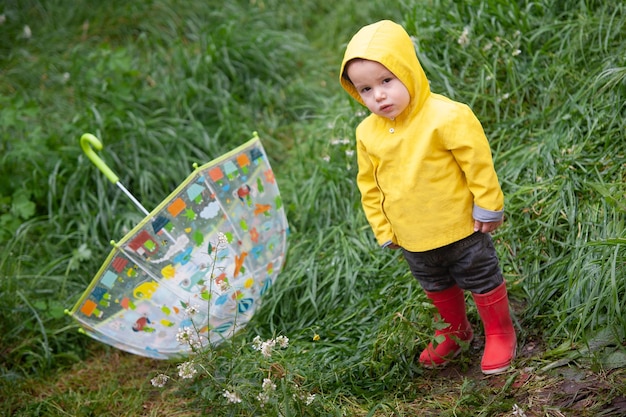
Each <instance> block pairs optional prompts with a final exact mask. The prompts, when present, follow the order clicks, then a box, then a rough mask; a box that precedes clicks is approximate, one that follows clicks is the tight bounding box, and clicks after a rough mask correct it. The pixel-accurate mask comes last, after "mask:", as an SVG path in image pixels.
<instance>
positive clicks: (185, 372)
mask: <svg viewBox="0 0 626 417" xmlns="http://www.w3.org/2000/svg"><path fill="white" fill-rule="evenodd" d="M197 373H198V370H197V369H196V367H195V366H194V364H193V362H183V363H181V364H180V365H178V376H179V377H181V378H182V379H191V378H193V377H194V375H195V374H197Z"/></svg>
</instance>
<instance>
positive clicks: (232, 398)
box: [222, 390, 241, 404]
mask: <svg viewBox="0 0 626 417" xmlns="http://www.w3.org/2000/svg"><path fill="white" fill-rule="evenodd" d="M222 396H223V397H224V398H226V399H227V400H228V402H229V403H233V404H236V403H240V402H241V398H240V397H239V395H237V393H236V392H230V391H227V390H224V392H223V393H222Z"/></svg>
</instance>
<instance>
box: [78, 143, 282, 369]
mask: <svg viewBox="0 0 626 417" xmlns="http://www.w3.org/2000/svg"><path fill="white" fill-rule="evenodd" d="M80 142H81V146H82V148H83V150H84V152H85V153H86V155H87V156H88V157H89V159H90V160H91V161H92V162H93V163H94V164H95V165H96V166H97V167H98V168H99V169H100V170H101V171H102V172H103V173H104V174H105V175H106V177H107V178H108V179H109V180H110V181H111V182H113V183H114V184H116V185H117V186H118V187H119V188H120V189H121V190H122V192H123V193H124V194H126V195H127V196H128V197H129V198H130V199H131V200H132V201H133V203H134V204H135V205H136V206H137V207H138V208H139V210H141V211H142V212H143V213H144V214H145V216H146V217H145V218H144V219H143V220H142V221H141V222H140V223H139V224H137V225H136V226H135V227H134V228H133V229H132V230H131V231H130V232H129V233H128V234H127V235H126V236H124V237H123V238H121V239H120V240H119V241H117V242H112V244H113V249H112V251H111V252H110V253H109V255H108V257H107V258H106V260H105V261H104V264H103V265H102V267H101V268H100V270H99V271H98V272H97V274H96V275H95V277H94V278H93V280H92V282H91V284H90V285H89V287H88V288H87V289H86V291H85V292H84V293H83V295H82V297H81V298H80V299H79V300H78V302H77V303H76V305H75V306H74V308H73V309H72V310H71V311H68V314H70V315H71V316H72V317H74V318H75V319H76V320H77V321H78V322H79V323H80V324H81V326H82V329H83V331H84V332H85V333H86V334H88V335H89V336H91V337H93V338H94V339H96V340H99V341H101V342H104V343H106V344H109V345H111V346H114V347H116V348H119V349H122V350H125V351H127V352H131V353H135V354H138V355H142V356H147V357H151V358H159V359H167V358H172V357H180V356H185V355H187V354H188V353H189V352H190V347H189V344H181V343H179V341H178V340H177V335H178V334H179V333H180V332H181V331H184V330H185V329H186V328H192V329H194V330H195V331H196V332H197V333H198V335H199V337H200V338H201V340H203V341H204V342H206V343H210V344H218V343H220V342H221V341H223V340H225V339H227V338H229V337H231V336H232V335H233V334H234V333H236V332H237V331H238V330H239V329H241V328H243V327H244V326H245V325H246V324H247V323H248V321H249V320H250V319H251V318H252V316H253V314H254V312H255V310H256V309H257V308H258V307H259V305H260V302H261V298H262V296H263V294H264V293H265V292H266V291H267V289H268V288H269V287H270V286H271V285H272V284H273V283H274V282H275V280H276V278H277V276H278V274H279V272H280V270H281V268H282V266H283V263H284V260H285V253H286V249H287V234H288V224H287V219H286V217H285V213H284V210H283V206H282V201H281V198H280V193H279V190H278V186H277V184H276V180H275V178H274V174H273V171H272V169H271V167H270V164H269V161H268V158H267V155H266V154H265V151H264V149H263V146H262V144H261V141H260V139H259V137H258V136H257V135H256V133H255V134H254V137H253V138H252V139H251V140H249V141H248V142H246V143H245V144H243V145H241V146H239V147H237V148H236V149H233V150H232V151H230V152H228V153H226V154H224V155H222V156H220V157H219V158H217V159H215V160H213V161H211V162H209V163H207V164H205V165H202V166H194V168H195V170H194V171H193V173H192V174H191V175H190V176H189V177H187V179H185V180H184V181H183V182H182V183H181V184H180V185H179V186H178V187H177V188H176V190H174V191H173V192H172V193H171V194H170V195H169V196H168V197H167V198H166V199H165V200H164V201H163V202H161V203H160V204H159V205H158V206H157V207H156V208H155V209H154V210H153V211H151V212H149V211H148V210H146V209H145V208H144V207H143V205H142V204H141V203H140V202H139V201H138V200H137V199H136V198H135V197H134V196H133V195H132V194H131V193H130V192H129V191H128V190H127V189H126V188H125V187H124V186H123V185H122V184H121V183H120V182H119V178H118V177H117V175H115V174H114V173H113V172H112V171H111V169H109V167H108V166H107V165H106V164H105V163H104V161H102V160H101V159H100V158H99V157H98V155H97V154H96V153H95V151H94V148H95V149H96V150H101V149H102V144H101V143H100V141H99V140H98V139H97V138H96V137H95V136H93V135H91V134H84V135H83V136H82V137H81V139H80Z"/></svg>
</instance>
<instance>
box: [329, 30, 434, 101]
mask: <svg viewBox="0 0 626 417" xmlns="http://www.w3.org/2000/svg"><path fill="white" fill-rule="evenodd" d="M356 58H361V59H367V60H370V61H376V62H378V63H380V64H382V65H384V66H385V67H387V69H388V70H389V71H391V72H392V73H393V74H394V75H395V76H396V77H398V79H399V80H400V81H402V83H403V84H404V86H405V87H406V88H407V90H408V91H409V95H410V96H411V104H410V106H409V107H408V109H407V110H408V112H409V113H413V112H416V111H419V109H420V108H421V107H422V106H423V105H424V103H425V102H426V99H427V98H428V96H429V95H430V87H429V83H428V79H427V78H426V74H425V73H424V70H423V69H422V66H421V65H420V63H419V60H418V59H417V55H416V53H415V46H414V45H413V41H412V40H411V37H410V36H409V34H408V33H407V32H406V31H405V30H404V28H403V27H402V26H400V25H398V24H397V23H394V22H392V21H390V20H381V21H379V22H376V23H373V24H371V25H368V26H365V27H363V28H361V30H359V31H358V32H357V33H356V34H355V35H354V36H353V37H352V39H351V40H350V42H349V43H348V46H347V47H346V52H345V54H344V57H343V61H342V63H341V71H340V75H339V78H340V79H339V82H340V83H341V86H342V87H343V88H344V89H345V90H346V91H347V92H348V94H350V95H351V96H352V97H354V99H355V100H357V101H358V102H359V103H361V104H363V105H365V103H364V102H363V100H362V99H361V96H360V95H359V93H358V91H357V90H356V88H355V87H354V85H353V84H352V82H350V79H349V78H348V76H347V74H346V65H347V64H348V62H350V60H353V59H356ZM405 111H406V110H405Z"/></svg>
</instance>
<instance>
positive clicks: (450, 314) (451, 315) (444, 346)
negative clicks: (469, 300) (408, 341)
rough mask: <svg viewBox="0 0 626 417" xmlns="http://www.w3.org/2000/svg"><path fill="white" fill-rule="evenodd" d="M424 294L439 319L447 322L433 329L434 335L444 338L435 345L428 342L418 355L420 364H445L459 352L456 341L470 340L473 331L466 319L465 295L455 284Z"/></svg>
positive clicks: (429, 365)
mask: <svg viewBox="0 0 626 417" xmlns="http://www.w3.org/2000/svg"><path fill="white" fill-rule="evenodd" d="M426 295H427V296H428V298H430V299H431V300H432V302H433V304H434V305H435V307H436V308H437V311H438V312H439V315H440V316H441V320H443V321H444V322H446V323H448V324H449V326H448V327H446V328H445V329H441V330H436V331H435V337H437V336H439V335H443V336H445V340H444V341H443V342H441V343H439V344H437V345H436V346H434V345H433V343H429V344H428V347H427V348H426V349H424V351H423V352H422V354H421V355H420V359H419V361H420V363H421V364H422V366H424V367H425V368H436V367H439V366H445V365H447V364H448V362H449V361H450V359H452V358H454V357H455V356H457V355H458V354H459V353H461V346H459V344H458V343H457V342H458V341H459V340H462V341H465V342H469V341H471V340H472V338H473V337H474V333H473V332H472V326H471V325H470V323H469V321H467V315H466V313H465V296H464V295H463V290H462V289H461V288H459V287H458V286H456V285H455V286H453V287H450V288H448V289H446V290H443V291H437V292H428V291H426ZM436 320H438V318H436Z"/></svg>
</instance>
